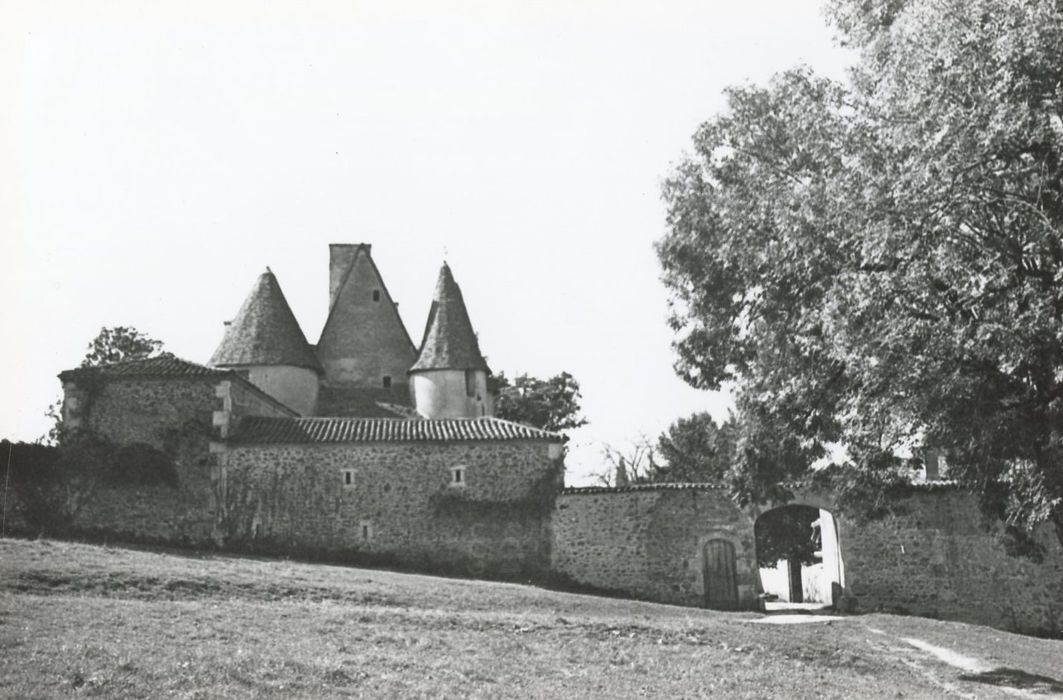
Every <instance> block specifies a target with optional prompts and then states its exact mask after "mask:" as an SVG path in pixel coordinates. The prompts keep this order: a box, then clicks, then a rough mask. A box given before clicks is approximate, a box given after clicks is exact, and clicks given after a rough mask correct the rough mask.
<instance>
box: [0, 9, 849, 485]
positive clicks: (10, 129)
mask: <svg viewBox="0 0 1063 700" xmlns="http://www.w3.org/2000/svg"><path fill="white" fill-rule="evenodd" d="M160 8H161V9H160ZM847 60H848V57H847V56H846V54H845V53H843V52H842V51H841V50H840V49H838V48H836V47H835V46H834V45H833V42H832V37H831V33H830V31H829V30H828V28H827V27H826V25H825V22H824V20H823V17H822V12H821V8H820V3H818V2H814V1H810V2H800V1H797V0H784V1H777V2H770V1H768V0H745V1H744V2H734V1H730V2H652V3H648V2H615V1H609V2H606V1H602V2H573V1H568V2H562V1H561V0H558V1H557V2H547V3H530V2H513V3H508V2H497V1H492V2H482V3H466V2H458V3H453V2H424V3H420V2H418V3H392V2H380V3H359V2H353V1H349V0H348V1H344V2H313V1H312V0H301V1H300V2H258V1H256V2H216V1H215V0H211V1H210V2H190V1H188V0H182V1H181V2H170V3H162V2H154V3H146V2H142V1H141V0H136V1H130V2H112V1H108V0H95V1H93V2H80V1H74V0H71V1H69V2H53V1H49V0H24V1H22V0H18V1H14V2H12V1H10V0H6V1H5V0H0V105H2V108H0V235H2V242H3V250H2V258H3V261H4V263H5V265H4V270H3V272H2V273H0V293H2V298H3V300H4V304H3V306H2V307H0V308H2V314H3V316H2V318H0V320H2V328H3V335H4V338H5V339H4V342H3V343H2V345H0V387H2V396H3V400H2V402H0V436H2V437H9V438H13V439H23V440H33V439H36V438H38V437H39V436H40V435H42V434H43V433H45V432H46V431H47V429H48V425H49V424H48V421H47V419H45V418H44V416H43V413H44V411H45V409H46V407H47V406H48V404H49V403H50V402H52V401H53V400H54V399H55V398H56V396H57V395H58V394H59V391H60V387H59V382H58V380H57V379H56V374H57V373H58V372H60V371H61V370H63V369H66V368H69V367H73V366H76V365H77V364H78V363H79V362H80V360H81V358H82V356H83V355H84V353H85V349H86V345H87V343H88V342H89V341H90V340H91V339H92V338H93V337H94V336H95V335H96V333H97V332H98V331H99V329H100V327H101V326H112V325H129V326H134V327H136V328H138V329H140V330H141V331H144V332H146V333H148V334H150V335H151V336H154V337H156V338H159V339H161V340H163V341H164V342H165V344H166V348H167V349H169V350H170V351H172V352H174V353H176V354H177V355H178V356H181V357H184V358H187V359H190V360H194V361H197V362H206V361H207V360H208V359H209V357H210V355H211V353H212V351H213V350H214V347H215V346H216V345H217V343H218V342H219V341H220V340H221V336H222V330H223V328H222V321H224V320H227V319H229V318H231V317H232V316H233V315H234V314H235V313H236V310H237V308H238V307H239V305H240V303H241V302H242V300H243V298H244V297H245V295H246V294H247V293H248V291H249V290H250V288H251V285H252V283H253V282H254V280H255V278H256V276H257V275H258V274H259V273H261V272H262V271H263V270H264V269H265V267H266V266H267V265H269V266H270V267H271V268H272V269H273V271H274V272H275V273H276V274H277V277H278V279H279V281H280V283H281V286H282V288H283V290H284V293H285V295H286V296H287V298H288V301H289V303H290V304H291V306H292V308H293V310H294V311H295V314H296V317H297V318H298V319H299V322H300V324H301V325H302V327H303V330H304V332H305V333H306V335H307V338H308V339H309V340H310V342H311V343H315V342H317V339H318V336H319V335H320V332H321V327H322V324H323V323H324V320H325V314H326V311H327V298H328V244H329V243H333V242H347V243H356V242H366V243H372V244H373V257H374V259H375V260H376V262H377V265H378V266H379V267H380V270H381V273H382V274H383V276H384V279H385V281H386V283H387V285H388V288H389V290H390V292H391V294H392V296H393V297H394V298H395V299H396V300H397V301H399V302H400V307H399V308H400V312H401V313H402V316H403V319H404V320H405V322H406V325H407V328H408V329H409V330H410V333H411V336H413V337H414V338H419V336H420V332H421V329H422V328H423V326H424V321H425V316H426V314H427V311H428V306H429V303H430V300H431V294H432V289H433V286H434V283H435V279H436V275H437V273H438V269H439V265H440V264H441V262H442V260H443V257H444V255H445V256H446V258H447V260H448V261H449V262H450V265H451V268H452V270H453V272H454V275H455V278H456V279H457V281H458V283H459V285H461V287H462V290H463V293H464V296H465V300H466V303H467V306H468V308H469V313H470V316H471V317H472V321H473V324H474V326H475V327H476V329H477V331H478V333H479V336H480V343H481V347H482V349H483V351H484V353H485V354H486V355H487V356H488V362H489V364H490V365H491V367H492V369H494V370H495V371H499V370H502V371H504V372H505V373H506V374H507V375H512V374H516V373H518V372H527V373H530V374H533V375H537V376H544V377H545V376H548V375H552V374H554V373H557V372H560V371H562V370H565V371H568V372H571V373H572V374H573V375H575V377H576V378H577V379H578V380H579V382H580V384H581V385H582V389H583V408H584V413H585V415H586V417H587V418H588V419H589V420H590V425H589V426H588V427H586V428H584V429H582V430H580V431H578V433H577V434H576V435H575V436H574V450H573V453H572V455H571V457H570V460H569V481H570V483H585V482H586V481H587V480H588V478H589V477H588V475H589V474H590V473H592V472H594V471H597V470H599V469H600V468H601V466H600V465H601V460H600V458H599V452H600V448H601V444H602V443H603V442H608V443H614V444H617V445H623V444H625V443H626V442H628V441H630V440H631V439H633V438H636V437H637V436H638V435H639V434H647V435H650V436H655V435H656V434H658V433H659V432H660V431H661V430H663V429H664V428H666V427H667V426H668V425H669V424H670V423H671V422H672V421H673V420H675V419H676V418H678V417H680V416H683V415H687V414H689V413H691V412H694V411H699V410H709V411H710V412H712V413H713V415H714V416H716V417H717V418H720V417H722V416H723V415H725V413H726V410H727V405H728V401H727V398H726V397H722V396H719V395H716V394H713V393H708V392H700V391H695V390H693V389H691V388H689V387H688V386H686V385H685V384H684V383H683V382H682V381H681V380H679V379H678V378H677V377H676V376H675V374H674V372H673V371H672V368H671V366H672V361H673V355H672V351H671V348H670V342H671V339H672V338H671V333H670V331H669V329H668V327H667V325H666V322H665V321H666V316H667V310H666V298H667V295H666V291H665V289H664V287H663V286H662V285H661V283H660V281H659V276H660V269H659V265H658V262H657V259H656V256H655V254H654V251H653V242H654V241H655V240H657V239H658V238H660V237H661V236H662V235H663V234H664V231H665V229H664V210H663V206H662V204H661V201H660V195H659V192H660V183H661V181H662V179H663V178H664V177H665V176H666V175H667V173H668V172H669V170H670V168H671V167H672V166H673V165H674V164H675V163H676V162H677V161H678V159H679V158H680V157H681V156H682V154H683V153H684V151H686V150H688V149H689V148H690V137H691V135H692V134H693V132H694V130H695V129H696V127H697V126H698V124H699V123H701V122H702V121H704V120H705V119H707V118H708V117H710V116H711V115H713V114H714V113H716V112H718V111H719V110H720V109H721V108H722V106H723V100H722V92H721V91H722V89H723V88H724V87H726V86H728V85H733V84H739V83H746V82H756V83H763V82H764V81H766V80H767V79H768V77H769V76H770V75H771V74H772V73H774V72H776V71H779V70H783V69H785V68H788V67H791V66H793V65H796V64H799V63H806V64H809V65H812V66H813V67H814V68H816V69H817V70H819V71H821V72H823V73H826V74H830V75H834V76H840V75H842V73H843V69H844V65H845V63H846V61H847Z"/></svg>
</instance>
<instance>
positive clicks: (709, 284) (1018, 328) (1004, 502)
mask: <svg viewBox="0 0 1063 700" xmlns="http://www.w3.org/2000/svg"><path fill="white" fill-rule="evenodd" d="M829 16H830V17H831V20H832V21H833V23H834V25H835V27H836V28H837V29H838V31H839V33H840V37H841V40H842V42H843V43H844V44H846V45H848V46H850V47H852V48H854V49H855V50H857V51H858V52H859V58H858V60H857V63H856V66H855V67H854V69H853V71H852V75H851V80H850V81H849V82H847V83H838V82H835V81H831V80H827V79H824V78H821V77H817V76H816V75H814V74H812V73H811V72H810V71H808V70H804V69H801V70H792V71H789V72H786V73H782V74H780V75H778V76H776V77H775V78H774V79H773V80H772V81H771V83H770V84H769V85H768V86H767V87H763V88H761V87H752V86H749V87H742V88H732V89H730V90H729V91H728V93H727V98H728V111H727V112H726V113H724V114H722V115H720V116H717V117H715V118H713V119H711V120H710V121H708V122H706V123H705V124H703V125H702V126H701V128H700V129H699V130H698V132H697V134H696V135H695V138H694V144H695V151H696V153H695V155H694V156H692V157H691V158H689V159H687V160H686V161H684V162H683V163H681V164H680V165H679V166H678V168H677V169H676V170H675V171H674V173H673V174H672V175H671V177H670V178H669V179H668V180H667V182H666V184H665V186H664V198H665V201H666V203H667V206H668V226H669V232H668V234H667V235H666V236H665V237H664V238H663V239H662V240H661V241H660V242H659V243H658V254H659V257H660V259H661V262H662V265H663V268H664V280H665V283H666V285H667V286H668V288H669V289H670V291H671V295H672V315H671V324H672V327H673V328H674V330H675V331H676V332H677V335H678V338H677V341H676V344H675V345H676V349H677V354H678V360H677V365H676V368H677V371H678V372H679V374H680V375H681V376H682V377H684V378H685V379H686V380H687V381H688V382H690V383H691V384H693V385H694V386H698V387H706V388H718V387H719V386H720V385H721V383H723V382H730V383H733V385H734V387H735V390H736V393H737V395H738V403H739V405H740V414H741V413H742V412H743V411H745V412H746V413H750V414H752V420H751V421H750V423H749V425H750V426H751V428H752V429H751V430H749V431H747V434H748V435H751V436H755V435H757V434H759V435H760V436H761V438H764V437H767V436H769V435H770V433H771V432H775V435H776V437H777V442H778V443H780V444H782V443H786V445H787V446H786V447H785V448H784V451H785V455H784V456H785V458H786V459H789V460H793V461H792V468H790V467H787V468H785V469H782V470H780V469H779V468H778V466H777V465H772V464H771V463H770V460H764V459H759V458H756V454H757V450H758V449H762V448H763V447H765V446H766V445H768V444H769V443H768V442H766V441H765V440H764V439H759V438H757V439H752V440H751V441H748V444H747V447H749V446H752V447H753V449H752V451H751V452H750V451H749V450H744V449H743V447H742V442H743V441H742V439H740V440H739V445H740V447H739V453H740V462H741V465H740V467H739V469H738V471H739V473H740V475H744V482H743V483H744V486H742V488H744V489H745V490H744V492H743V493H742V494H741V495H742V496H743V497H744V498H747V499H750V500H758V499H761V500H762V499H765V498H768V497H769V496H771V495H772V493H771V492H772V489H773V488H775V489H778V484H779V483H780V480H779V479H778V478H776V477H780V476H783V475H784V474H783V472H786V473H789V474H790V475H799V474H800V473H801V472H802V471H806V472H807V470H808V469H809V465H810V464H811V463H812V462H813V461H814V460H815V459H817V458H819V457H822V456H824V455H825V454H826V448H827V447H828V446H829V445H830V443H834V442H840V443H843V444H844V445H845V446H846V448H847V450H848V452H849V454H850V455H851V457H852V460H853V463H854V464H855V465H857V467H858V468H859V469H860V470H861V471H863V472H864V473H865V474H868V475H870V476H872V477H874V478H881V479H883V480H884V481H887V482H888V481H890V480H891V479H892V478H893V476H895V475H896V473H898V472H899V471H900V470H901V469H902V467H903V466H904V460H905V455H906V454H911V453H912V451H913V449H915V448H918V447H919V446H920V445H934V446H938V447H943V448H945V449H947V450H948V451H949V461H950V469H951V475H952V476H955V477H957V478H959V479H960V480H961V481H962V482H963V483H965V484H967V485H968V486H970V487H971V488H973V489H976V490H978V492H979V493H980V494H981V495H982V496H983V502H984V504H985V505H986V506H987V507H990V506H995V507H996V509H997V512H998V513H999V514H1001V515H1003V517H1005V518H1006V521H1007V522H1008V523H1009V524H1011V525H1014V526H1017V527H1023V528H1027V529H1029V528H1031V527H1032V526H1034V525H1036V524H1037V523H1038V522H1043V521H1044V520H1050V521H1052V522H1053V523H1054V525H1055V528H1056V532H1057V535H1058V536H1059V538H1060V540H1061V541H1063V8H1061V6H1060V5H1059V4H1058V3H1057V2H1054V0H982V1H980V2H968V1H967V0H945V1H944V2H940V1H931V0H908V1H904V0H870V1H867V0H835V1H834V2H833V3H832V5H831V6H830V10H829ZM744 421H745V416H741V415H740V422H744ZM758 426H759V427H758ZM768 428H770V430H768V432H765V429H768ZM742 454H745V457H746V458H743V457H741V455H742ZM773 470H774V472H775V473H771V472H772V471H773ZM765 476H767V478H765ZM773 485H774V486H773ZM1001 488H1003V489H1004V490H1005V491H1006V495H1005V497H1000V496H999V493H997V494H996V495H994V492H995V491H999V489H1001ZM775 495H778V491H777V490H776V491H775Z"/></svg>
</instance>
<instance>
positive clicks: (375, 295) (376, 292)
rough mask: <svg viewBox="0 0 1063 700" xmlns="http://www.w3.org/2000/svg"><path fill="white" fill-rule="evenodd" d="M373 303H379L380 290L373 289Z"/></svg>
mask: <svg viewBox="0 0 1063 700" xmlns="http://www.w3.org/2000/svg"><path fill="white" fill-rule="evenodd" d="M373 301H380V290H379V289H374V290H373Z"/></svg>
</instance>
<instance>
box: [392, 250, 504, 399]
mask: <svg viewBox="0 0 1063 700" xmlns="http://www.w3.org/2000/svg"><path fill="white" fill-rule="evenodd" d="M490 373H491V370H490V369H489V368H488V367H487V362H486V360H484V357H483V355H482V354H480V343H479V341H478V340H477V338H476V333H475V332H474V331H473V329H472V322H471V321H470V320H469V312H468V311H467V310H466V309H465V301H464V299H462V296H461V289H459V288H458V284H457V282H455V281H454V276H453V275H452V274H451V273H450V267H449V266H448V265H447V264H446V263H445V262H444V263H443V268H442V269H441V270H440V271H439V281H438V282H437V283H436V291H435V297H434V299H433V300H432V308H431V309H430V310H429V312H428V323H427V324H426V326H425V331H424V340H423V341H422V342H421V352H420V354H419V355H418V356H417V362H415V363H414V365H413V367H411V368H410V381H411V383H412V388H413V397H414V406H415V407H416V408H417V412H418V413H420V414H421V415H422V416H424V417H425V418H474V417H477V416H490V415H493V414H494V402H493V401H492V397H491V396H490V394H488V392H487V375H488V374H490Z"/></svg>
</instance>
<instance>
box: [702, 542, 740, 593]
mask: <svg viewBox="0 0 1063 700" xmlns="http://www.w3.org/2000/svg"><path fill="white" fill-rule="evenodd" d="M702 554H703V561H704V579H705V607H707V608H716V609H717V610H733V609H735V608H737V607H738V577H737V575H736V571H735V547H734V545H733V544H731V543H730V542H728V541H727V540H709V541H708V542H706V543H705V548H704V551H703V552H702Z"/></svg>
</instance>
